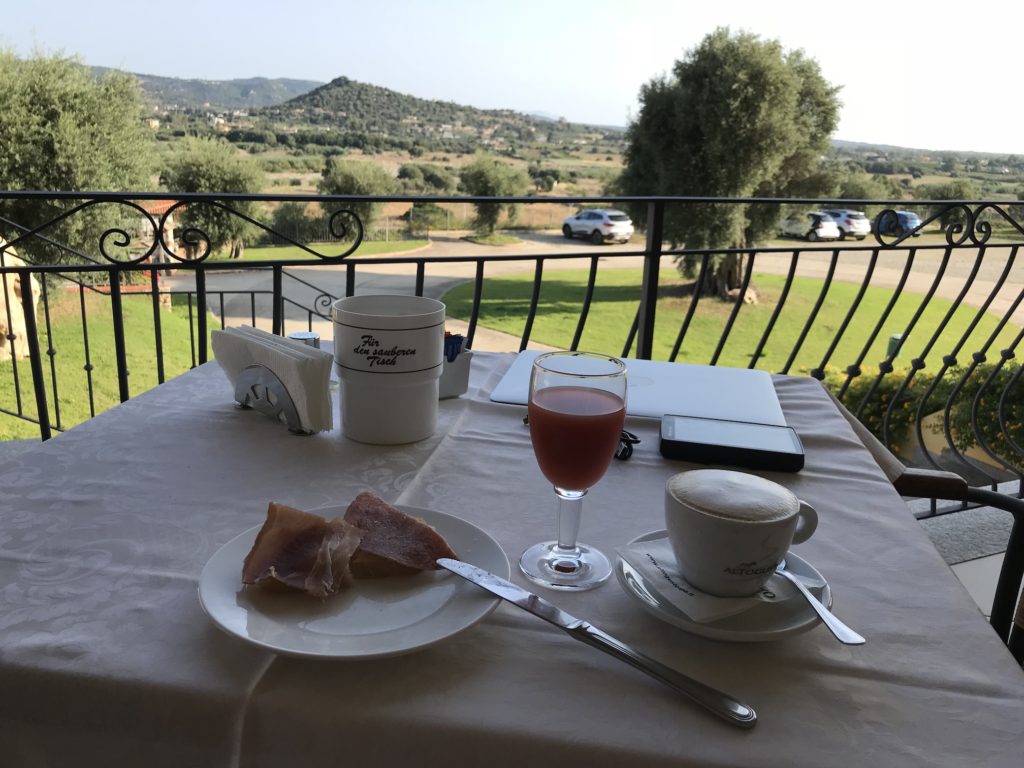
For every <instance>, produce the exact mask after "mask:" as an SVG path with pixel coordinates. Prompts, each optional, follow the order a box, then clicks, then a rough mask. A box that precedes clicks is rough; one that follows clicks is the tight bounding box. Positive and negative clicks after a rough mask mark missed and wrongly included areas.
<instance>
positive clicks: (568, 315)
mask: <svg viewBox="0 0 1024 768" xmlns="http://www.w3.org/2000/svg"><path fill="white" fill-rule="evenodd" d="M586 278H587V273H586V272H585V271H582V270H581V271H560V272H549V273H545V275H544V284H543V286H542V288H541V292H540V300H539V305H538V308H537V318H536V320H535V322H534V326H533V332H532V334H531V339H532V340H533V341H536V342H539V343H543V344H549V345H552V346H556V347H568V346H569V345H570V344H571V342H572V337H573V333H574V332H575V329H576V324H577V321H578V319H579V311H580V306H581V303H582V301H583V297H584V293H585V288H586ZM532 279H533V276H532V275H516V276H510V277H503V278H492V279H489V280H487V281H486V282H485V284H484V287H483V297H482V301H481V307H480V324H481V325H484V326H486V327H488V328H492V329H494V330H498V331H503V332H505V333H510V334H513V335H515V336H520V335H521V334H522V332H523V329H524V327H525V323H526V317H527V313H528V311H529V305H530V296H531V292H532V288H533V284H532ZM640 279H641V273H640V270H628V269H609V270H605V271H604V272H599V273H598V279H597V286H596V288H595V291H594V299H593V305H592V307H591V310H590V314H589V316H588V318H587V323H586V330H585V331H584V333H583V337H582V340H581V342H580V348H581V349H590V350H599V351H603V352H607V353H611V354H622V353H623V347H624V346H625V343H626V339H627V337H628V333H629V329H630V326H631V325H632V323H633V318H634V317H635V315H636V311H637V307H638V306H639V303H640V302H639V285H640ZM755 282H756V284H757V288H758V291H759V292H760V295H761V299H760V303H758V304H756V305H743V306H742V307H741V309H740V312H739V315H738V316H737V319H736V323H735V325H734V326H733V328H732V330H731V332H730V334H729V337H728V339H727V341H726V344H725V349H724V350H723V352H722V354H721V356H720V357H719V359H718V364H720V365H729V366H739V367H746V366H748V365H750V362H751V359H752V357H753V354H754V352H755V350H756V349H757V345H758V343H759V342H760V340H761V338H762V336H763V334H764V330H765V328H766V327H767V325H768V322H769V320H770V318H771V315H772V313H773V312H774V311H775V306H776V304H777V303H778V299H779V297H780V295H781V293H782V289H783V285H784V283H785V278H783V277H781V276H775V275H756V276H755ZM822 286H823V283H822V281H820V280H816V279H813V278H796V279H795V280H794V282H793V286H792V289H791V290H790V293H789V296H788V297H787V299H786V304H785V307H784V309H783V311H782V312H781V314H780V315H779V318H778V320H777V321H776V324H775V326H774V329H773V331H772V334H771V336H770V337H769V340H768V343H767V345H766V346H765V349H764V350H763V352H762V357H761V359H760V360H758V362H757V365H756V367H757V368H761V369H764V370H769V371H782V370H783V369H784V367H785V366H786V363H787V360H788V359H789V356H790V353H791V351H792V350H793V348H794V346H795V344H796V340H797V339H798V338H799V337H800V335H801V333H803V331H804V328H805V326H806V325H807V321H808V318H809V317H810V314H811V311H812V309H813V307H814V305H815V303H816V301H817V300H818V298H819V295H820V293H821V291H822ZM689 289H690V286H689V283H688V282H687V281H685V280H683V279H682V278H677V279H672V278H667V279H666V278H663V280H662V285H661V287H660V289H659V299H658V308H657V321H656V326H655V339H654V358H655V359H660V360H665V359H668V357H669V355H670V353H671V351H672V346H673V344H674V343H675V340H676V336H677V334H678V332H679V328H680V326H681V324H682V322H683V318H684V317H685V315H686V311H687V308H688V307H689V303H690V294H689ZM858 290H859V286H857V285H851V284H848V283H838V282H834V283H833V284H832V285H831V286H830V287H829V290H828V293H827V295H826V297H825V301H824V303H823V305H822V308H821V310H820V312H819V313H818V315H817V316H816V318H815V320H814V322H813V324H812V327H811V329H810V332H809V333H808V336H807V339H806V341H805V342H804V343H803V345H802V346H801V347H800V349H799V352H798V354H797V356H796V359H795V361H794V363H793V365H792V366H791V368H790V372H792V373H797V372H803V371H807V370H809V369H811V368H813V367H816V366H817V365H819V364H820V363H821V362H822V360H823V359H824V357H825V355H826V352H827V350H828V348H829V346H830V345H831V343H832V341H833V339H834V337H835V335H836V333H837V332H838V330H839V328H840V327H841V324H842V323H843V321H844V319H845V317H846V314H847V312H848V310H849V308H850V306H852V304H853V301H854V298H855V296H856V294H857V291H858ZM472 291H473V286H472V284H470V283H467V284H464V285H460V286H457V287H456V288H454V289H453V290H451V291H449V292H448V293H447V294H446V295H445V297H444V299H443V300H444V302H445V304H446V306H447V307H448V314H449V316H451V317H456V318H466V319H468V317H469V313H470V310H471V307H472ZM891 297H892V291H890V290H888V289H884V288H869V289H868V291H867V292H866V294H865V296H864V299H863V301H862V302H861V304H860V306H859V307H858V309H857V312H856V313H855V314H854V316H853V319H852V320H851V322H850V325H849V327H848V328H847V329H846V331H845V332H844V333H843V337H842V340H841V341H840V342H839V343H838V345H837V347H836V350H835V352H834V354H833V355H832V356H831V358H830V361H829V362H830V364H831V365H832V366H836V367H845V366H846V365H849V364H850V363H852V362H854V361H855V360H856V359H857V357H858V356H859V355H860V353H861V350H862V349H863V347H864V345H865V343H867V340H868V335H869V334H870V333H871V332H872V331H873V330H874V328H875V324H876V323H877V320H878V318H879V317H881V315H882V313H883V311H884V309H885V307H886V305H887V304H888V302H889V300H890V299H891ZM920 302H921V296H920V295H917V294H910V293H904V294H903V295H902V296H901V297H900V299H899V300H898V301H897V303H896V306H895V308H894V310H893V312H892V313H891V315H890V316H889V319H888V320H887V321H886V322H885V324H884V326H883V328H882V329H881V331H880V332H879V334H878V336H877V338H875V340H874V342H873V343H872V344H871V346H870V347H869V350H868V353H867V355H866V357H865V358H864V363H865V366H874V365H877V364H878V363H879V362H881V361H882V360H884V359H885V357H886V351H887V345H888V340H889V336H890V335H891V334H895V333H902V332H903V331H904V330H905V328H906V326H907V324H908V323H909V321H910V318H911V317H912V315H913V313H914V311H915V310H916V309H917V307H918V306H919V304H920ZM951 306H952V305H951V303H950V302H949V301H946V300H943V299H933V300H932V302H931V303H930V304H929V306H928V308H927V309H926V310H925V312H924V314H923V315H922V317H921V319H920V321H919V322H918V324H917V326H916V327H915V328H914V330H913V332H912V333H911V334H910V335H909V336H908V337H907V340H906V341H905V342H904V346H903V349H902V350H901V353H900V355H899V357H898V358H897V360H896V363H897V365H899V364H901V363H902V364H906V365H909V361H910V358H911V356H912V355H916V354H917V353H919V352H920V350H921V348H922V347H923V346H924V345H925V344H926V343H927V342H928V340H929V339H930V337H931V334H932V332H933V331H934V330H935V329H936V328H937V327H938V326H939V324H940V322H941V321H942V319H943V317H945V315H946V313H947V312H948V311H949V309H950V307H951ZM732 310H733V305H732V304H728V303H725V302H722V301H719V300H717V299H715V298H702V299H701V300H700V302H699V304H698V306H697V311H696V313H695V314H694V317H693V321H692V323H691V325H690V328H689V330H688V331H687V334H686V337H685V339H684V343H683V345H682V347H681V348H680V351H679V355H678V357H677V360H679V361H686V362H693V363H708V362H710V361H711V359H712V358H713V356H714V353H715V350H716V347H717V345H718V343H719V339H720V338H721V336H722V332H723V330H724V329H725V326H726V323H727V321H728V317H729V315H730V313H731V312H732ZM976 312H977V310H976V309H974V308H973V307H968V306H963V305H962V306H961V307H959V308H958V310H957V311H956V313H954V315H953V318H952V320H951V321H950V322H949V324H948V325H947V327H946V329H945V330H944V332H943V333H942V334H941V335H940V337H939V340H938V341H937V343H936V344H935V346H934V349H935V350H938V351H940V352H945V351H947V350H950V349H952V348H953V347H954V345H955V344H956V342H957V341H958V340H959V339H960V337H961V336H962V335H963V333H964V332H965V330H966V329H967V327H968V325H969V323H970V322H971V321H972V320H973V318H974V316H975V314H976ZM997 321H998V318H996V317H995V316H993V315H986V316H985V317H984V318H982V320H981V321H980V322H979V324H978V326H977V328H976V329H975V330H974V332H973V334H972V336H971V343H972V346H968V347H967V348H968V349H971V350H973V349H976V348H977V345H980V344H981V340H982V339H984V338H987V336H988V335H989V334H990V333H991V332H992V330H993V329H994V328H995V326H996V323H997ZM1017 331H1018V329H1017V328H1016V327H1015V326H1008V327H1007V328H1005V329H1004V330H1003V332H1002V334H1001V336H1000V337H999V341H1000V342H1005V341H1008V340H1009V339H1010V338H1012V336H1013V335H1014V334H1016V333H1017ZM994 348H995V349H999V348H1000V347H999V346H998V345H997V346H995V347H994ZM633 351H634V352H635V347H634V350H633Z"/></svg>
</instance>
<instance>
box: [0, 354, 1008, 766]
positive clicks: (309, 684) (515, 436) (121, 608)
mask: <svg viewBox="0 0 1024 768" xmlns="http://www.w3.org/2000/svg"><path fill="white" fill-rule="evenodd" d="M510 361H511V356H510V355H488V354H478V355H477V356H476V357H475V359H474V362H473V375H472V380H471V388H470V392H469V393H468V395H467V396H465V397H463V398H460V399H458V400H449V401H444V402H443V403H442V404H441V421H440V426H439V429H438V431H437V433H436V434H435V436H434V437H433V438H431V439H429V440H425V441H423V442H421V443H418V444H415V445H412V446H403V447H392V448H385V447H368V446H364V445H359V444H356V443H352V442H351V441H348V440H346V439H344V438H343V437H342V436H341V435H340V433H339V431H337V430H336V431H335V432H333V433H328V434H320V435H315V436H312V437H298V436H294V435H291V434H289V433H288V432H287V430H286V429H285V428H284V427H283V426H282V425H280V424H277V423H274V422H272V421H271V420H270V419H267V418H266V417H264V416H261V415H260V414H257V413H255V412H251V411H249V412H245V411H239V410H236V409H235V408H234V407H233V405H232V401H231V392H230V387H229V385H228V384H227V381H226V379H225V378H224V376H223V374H222V372H221V371H220V369H219V368H218V367H217V365H216V363H211V364H207V365H204V366H201V367H200V368H198V369H196V370H194V371H192V372H189V373H187V374H185V375H184V376H181V377H179V378H177V379H175V380H173V381H170V382H168V383H166V384H164V385H162V386H161V387H158V388H157V389H155V390H152V391H150V392H147V393H144V394H142V395H140V396H138V397H136V398H135V399H133V400H131V401H129V402H127V403H125V404H123V405H121V406H120V407H118V408H115V409H114V410H112V411H110V412H108V413H105V414H102V415H100V416H98V417H96V418H95V419H92V420H91V421H89V422H87V423H85V424H83V425H81V426H79V427H77V428H75V429H73V430H70V431H69V432H67V433H66V434H63V435H60V436H58V437H56V438H55V439H53V440H51V441H49V442H48V443H45V444H40V445H38V446H35V447H33V448H31V449H30V450H29V451H27V452H26V453H25V454H24V455H23V456H21V457H19V458H17V459H14V460H11V461H9V462H8V463H6V464H4V465H2V466H0V486H2V488H3V494H2V497H0V766H5V767H6V766H11V767H12V768H13V767H15V766H43V765H49V766H64V765H75V766H83V765H104V766H116V765H126V766H137V765H147V766H164V765H166V766H175V768H181V767H182V766H193V765H194V766H205V765H210V766H232V765H240V766H281V765H303V766H321V765H323V766H327V765H331V766H335V765H345V764H356V765H399V764H402V765H416V766H432V765H438V766H448V767H450V766H463V765H464V766H477V765H489V766H504V765H508V766H517V768H519V767H521V766H523V765H536V764H552V763H555V762H561V761H563V760H569V759H571V760H578V761H580V764H582V765H588V766H623V765H644V766H648V765H649V766H661V765H666V766H668V765H673V766H690V765H692V766H698V765H700V766H750V765H758V766H815V767H817V766H832V765H843V766H856V765H865V766H872V767H873V768H876V767H877V766H904V765H907V766H918V765H919V766H956V767H957V768H961V767H962V766H972V765H977V766H982V765H984V766H1002V765H1005V766H1020V765H1021V760H1022V757H1021V755H1022V754H1024V735H1022V733H1024V674H1022V672H1021V670H1020V668H1019V667H1016V666H1015V665H1014V663H1013V661H1012V659H1011V658H1010V656H1009V654H1008V652H1007V651H1006V649H1005V648H1004V647H1003V646H1002V644H1001V643H1000V641H999V640H998V638H997V637H996V635H995V634H994V632H993V631H992V630H991V629H990V628H989V627H988V625H987V624H986V622H985V620H984V618H983V617H982V616H981V615H980V613H979V612H978V610H977V609H976V607H975V606H974V604H973V603H972V602H971V600H970V598H969V597H968V595H967V594H966V592H965V591H964V590H963V588H962V587H961V586H960V584H959V583H958V582H957V580H956V579H955V577H954V576H953V575H952V574H951V573H950V571H949V569H948V568H947V567H946V566H945V564H944V563H943V562H942V560H941V559H940V558H939V556H938V554H937V553H936V552H935V550H934V548H933V547H932V545H931V543H930V542H929V541H928V539H927V538H926V537H925V535H924V533H923V532H922V531H921V529H920V527H919V526H918V524H917V523H916V521H915V520H914V519H913V518H912V517H911V516H910V514H909V513H908V511H907V509H906V507H905V506H904V505H903V504H902V502H901V501H900V499H899V498H898V497H897V496H896V494H895V492H894V491H893V490H892V488H891V487H890V486H889V485H888V483H886V482H885V480H884V479H883V477H882V476H881V474H880V472H879V470H878V469H877V468H876V467H875V465H874V463H873V462H872V460H871V458H870V456H869V455H868V454H867V452H866V451H865V450H864V449H863V448H862V447H860V445H859V443H857V442H856V439H855V438H854V436H853V434H852V432H850V430H849V428H848V427H847V426H846V424H845V422H843V421H842V419H841V417H840V416H839V415H838V414H837V413H836V412H835V410H834V409H833V407H832V406H831V404H830V403H829V401H828V399H827V398H826V396H825V394H824V393H823V392H822V391H821V389H820V387H819V385H818V384H817V383H816V382H814V381H813V380H810V379H798V378H786V377H779V378H777V379H776V387H777V390H778V393H779V397H780V400H781V402H782V405H783V408H784V410H785V412H786V417H787V420H788V421H789V423H790V424H791V425H792V426H793V427H795V428H796V430H797V431H798V432H799V434H800V436H801V439H802V440H803V443H804V447H805V450H806V452H807V466H806V468H805V469H804V470H803V471H802V472H800V473H799V474H797V475H775V476H772V477H773V479H776V480H779V481H781V482H783V483H785V484H786V485H788V486H789V487H791V488H792V489H793V490H794V491H795V492H796V493H797V494H798V495H799V496H801V497H802V498H804V499H805V500H806V501H808V502H810V503H811V504H813V505H814V506H815V507H816V508H817V510H818V513H819V516H820V519H821V522H820V525H819V529H818V531H817V533H816V534H815V535H814V537H813V538H812V539H811V540H810V541H809V542H808V543H807V544H804V545H801V547H800V548H799V550H798V551H800V553H801V554H802V555H803V556H804V557H806V558H807V559H808V560H810V561H811V562H812V563H814V564H815V565H816V566H817V567H818V568H819V569H820V570H821V571H822V573H823V574H824V575H825V576H826V577H827V578H828V580H829V581H830V583H831V585H832V588H833V592H834V598H835V608H836V610H837V612H838V613H839V614H840V615H841V616H842V617H843V618H844V619H845V620H846V621H847V622H848V623H849V624H850V625H851V626H853V627H854V628H856V629H857V630H858V631H860V632H861V633H862V634H864V635H865V636H866V637H867V638H868V643H867V645H865V646H863V647H856V648H849V647H845V646H842V645H840V644H838V643H837V642H836V641H835V640H834V639H833V638H832V636H831V635H830V634H828V632H827V631H826V630H825V629H824V628H823V627H820V626H819V627H816V628H815V629H813V630H811V631H810V632H808V633H805V634H803V635H800V636H796V637H791V638H786V639H784V640H779V641H775V642H769V643H756V644H738V643H728V642H717V641H712V640H707V639H702V638H698V637H695V636H692V635H689V634H687V633H686V632H684V631H682V630H680V629H677V628H674V627H671V626H669V625H667V624H664V623H662V622H660V621H659V620H657V619H656V618H654V617H652V616H650V615H649V614H647V613H645V612H644V611H643V610H641V609H640V608H639V607H638V605H637V604H636V603H635V602H634V601H633V600H632V599H631V598H630V597H628V596H627V595H626V594H625V593H624V592H623V591H622V590H621V589H620V588H619V586H618V585H617V584H616V583H615V582H614V581H612V582H610V583H608V584H606V585H605V586H603V587H602V588H600V589H598V590H595V591H592V592H588V593H585V594H562V593H549V596H550V597H552V599H553V600H554V601H555V602H557V603H558V604H559V605H561V606H562V607H564V608H566V609H567V610H569V611H570V612H573V613H576V614H577V615H579V616H582V617H585V618H587V619H589V620H590V621H591V622H592V623H594V624H596V625H597V626H599V627H601V628H603V629H605V630H606V631H608V632H610V633H612V634H613V635H616V636H618V637H620V638H621V639H622V640H624V641H626V642H629V643H631V644H634V645H635V646H636V647H637V648H638V649H640V650H642V651H644V652H646V653H649V654H650V655H652V656H655V657H657V658H659V659H661V660H663V661H665V662H667V663H668V664H670V665H673V666H676V667H678V668H679V669H681V670H683V671H686V672H688V673H691V674H693V675H695V676H697V677H699V678H701V679H703V680H705V681H706V682H708V683H710V684H711V685H714V686H716V687H719V688H722V689H723V690H726V691H729V692H731V693H733V694H734V695H735V696H737V697H739V698H741V699H743V700H744V701H747V702H749V703H750V704H751V705H753V706H754V707H755V708H756V709H757V711H758V713H759V715H760V721H759V723H758V725H757V727H756V728H755V729H753V730H752V731H749V732H744V731H740V730H737V729H734V728H732V727H731V726H729V725H727V724H725V723H723V722H720V721H719V720H717V719H716V718H714V717H713V716H711V715H708V714H706V713H705V712H704V711H703V710H700V709H698V708H695V707H694V706H692V705H691V704H689V703H688V702H687V701H685V700H683V699H681V698H680V697H679V696H678V695H676V694H674V693H673V692H672V691H670V690H669V689H667V688H664V687H662V686H660V685H659V684H658V683H656V682H654V681H652V680H650V679H649V678H647V677H645V676H644V675H641V674H639V673H637V672H636V671H635V670H632V669H630V668H629V667H627V666H626V665H623V664H621V663H619V662H616V661H614V660H613V659H611V658H609V657H606V656H604V655H603V654H600V653H597V652H595V651H593V650H592V649H589V648H587V647H585V646H583V645H581V644H579V643H576V642H574V641H573V640H572V639H571V638H569V637H567V636H565V635H563V634H561V633H559V632H557V631H556V630H554V629H553V628H551V627H549V626H548V625H546V624H545V623H543V622H541V621H539V620H537V619H535V618H533V617H531V616H529V615H527V614H525V613H523V612H522V611H520V610H519V609H517V608H514V607H512V606H508V605H502V606H500V607H499V608H498V609H497V610H496V611H495V612H494V613H493V614H491V616H490V617H488V618H487V619H486V620H485V621H483V622H482V623H480V624H478V625H477V626H475V627H473V628H471V629H469V630H467V631H465V632H463V633H462V634H460V635H458V636H456V637H454V638H451V639H450V640H448V641H446V642H443V643H441V644H439V645H436V646H433V647H431V648H428V649H425V650H423V651H420V652H417V653H413V654H410V655H406V656H401V657H396V658H389V659H379V660H372V661H358V662H355V661H344V662H317V661H307V660H301V659H292V658H285V657H275V656H274V655H272V654H269V653H266V652H264V651H261V650H259V649H257V648H254V647H251V646H249V645H246V644H244V643H242V642H240V641H238V640H236V639H234V638H232V637H229V636H228V635H226V634H224V633H222V632H221V631H219V630H218V629H217V628H215V627H214V626H213V624H212V623H211V622H210V621H209V620H208V618H207V617H206V616H205V614H204V613H203V611H202V609H201V607H200V605H199V601H198V599H197V594H196V586H197V581H198V578H199V574H200V571H201V569H202V567H203V565H204V563H205V562H206V560H207V559H208V558H209V557H210V556H211V555H212V554H213V553H214V552H215V551H216V550H217V548H218V547H219V546H220V545H221V544H223V543H224V542H226V541H227V540H229V539H230V538H232V537H233V536H235V535H236V534H237V533H239V532H240V531H242V530H245V529H246V528H249V527H251V526H253V525H256V524H258V523H260V522H262V520H263V517H264V515H265V511H266V506H267V501H268V500H270V499H274V500H277V501H281V502H284V503H288V504H291V505H294V506H297V507H305V508H312V507H318V506H323V505H327V504H339V503H347V501H348V500H349V499H351V497H352V496H354V495H355V494H356V493H357V492H359V491H361V490H364V489H367V488H370V489H373V490H376V491H377V492H378V493H380V494H381V495H382V496H384V497H385V498H387V499H388V500H390V501H392V502H398V503H404V504H410V505H415V506H419V507H428V508H433V509H439V510H443V511H447V512H450V513H452V514H455V515H458V516H460V517H463V518H465V519H467V520H469V521H471V522H473V523H475V524H476V525H478V526H480V527H482V528H484V529H485V530H487V531H488V532H489V533H491V534H492V535H493V536H494V537H495V538H496V539H497V540H498V541H499V542H500V543H501V545H502V546H503V547H504V549H505V551H506V552H507V553H508V554H509V557H510V559H512V560H513V561H514V559H515V558H516V557H517V556H518V553H519V552H520V551H521V550H522V549H523V548H524V547H525V546H527V545H528V544H531V543H533V542H534V541H536V540H538V539H539V538H546V537H547V536H548V535H549V533H550V532H551V531H552V529H553V515H554V500H553V497H552V493H551V489H550V487H549V486H548V484H547V483H546V482H545V481H544V479H543V478H542V476H541V475H540V472H539V470H538V469H537V467H536V464H535V462H534V459H533V455H532V452H531V450H530V445H529V437H528V432H527V428H526V427H524V426H523V424H522V416H523V415H524V412H525V409H523V408H521V407H517V406H509V405H498V404H494V403H491V402H489V401H488V399H487V392H489V391H490V388H491V387H493V385H494V384H495V383H496V382H497V381H498V379H499V378H500V374H501V372H502V371H503V370H504V368H505V367H506V366H507V365H508V364H509V362H510ZM630 429H632V430H633V431H635V432H636V433H637V434H639V436H640V437H641V438H642V440H643V442H642V443H641V444H640V445H639V446H638V447H637V450H636V452H635V454H634V456H633V458H632V459H630V460H629V461H627V462H613V464H612V467H611V468H610V470H609V472H608V474H607V475H606V477H605V479H604V480H603V481H602V482H601V483H600V484H599V485H598V486H597V487H596V488H595V489H594V490H592V491H591V493H590V494H589V496H588V497H587V501H586V505H585V510H584V521H583V529H582V534H581V539H583V540H585V541H588V542H591V543H593V544H595V545H598V546H600V547H602V548H604V549H605V550H606V551H608V552H611V551H613V550H614V548H615V547H616V546H618V545H620V544H622V543H624V542H625V541H628V540H629V539H632V538H634V537H636V536H638V535H640V534H642V533H645V532H647V531H650V530H654V529H658V528H661V527H662V520H661V516H662V493H663V488H664V483H665V480H666V479H667V478H668V477H669V476H670V475H671V474H673V473H675V472H676V471H679V470H681V469H683V468H684V465H680V464H676V463H669V462H666V461H665V460H663V459H662V458H661V457H660V456H659V454H658V450H657V423H656V422H655V421H652V420H642V419H634V420H631V423H630ZM514 578H516V579H517V580H520V579H519V577H514ZM520 581H521V580H520Z"/></svg>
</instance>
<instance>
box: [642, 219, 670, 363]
mask: <svg viewBox="0 0 1024 768" xmlns="http://www.w3.org/2000/svg"><path fill="white" fill-rule="evenodd" d="M664 224H665V202H664V201H663V200H655V201H652V202H650V203H648V204H647V242H646V245H645V246H644V274H643V281H642V283H641V285H640V310H639V312H638V313H637V340H636V356H637V357H639V358H640V359H641V360H650V359H651V357H652V356H653V354H654V317H655V314H656V312H657V306H658V270H659V269H660V267H661V247H662V234H663V233H662V230H663V227H664Z"/></svg>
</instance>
